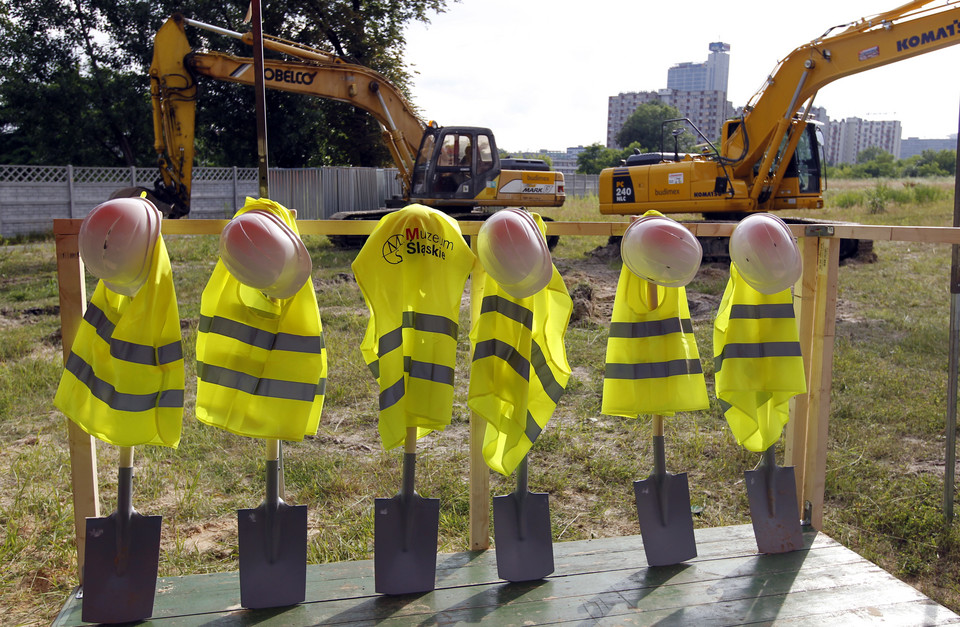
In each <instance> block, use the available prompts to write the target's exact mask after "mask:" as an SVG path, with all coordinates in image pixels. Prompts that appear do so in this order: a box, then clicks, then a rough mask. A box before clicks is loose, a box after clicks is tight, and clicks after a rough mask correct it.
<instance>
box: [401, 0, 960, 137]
mask: <svg viewBox="0 0 960 627" xmlns="http://www.w3.org/2000/svg"><path fill="white" fill-rule="evenodd" d="M904 1H905V0H885V1H878V0H842V1H837V0H804V1H803V2H783V1H781V0H772V1H771V0H739V1H738V2H736V3H733V2H716V1H714V2H706V1H703V0H681V1H677V0H674V1H672V2H670V1H659V0H658V1H649V0H616V1H615V0H585V1H577V0H462V1H461V2H452V1H451V2H450V3H449V4H448V11H447V12H446V13H443V14H441V15H438V16H435V17H434V18H433V19H432V20H431V23H430V24H429V25H427V26H422V25H419V24H418V25H414V26H411V27H410V28H409V29H408V31H407V52H406V59H407V61H408V64H409V65H410V68H411V69H412V70H413V71H414V72H417V74H416V75H415V78H414V88H413V97H414V102H415V104H416V105H417V106H418V107H419V108H420V111H421V113H422V115H423V117H424V118H426V119H433V120H436V121H437V122H438V123H439V124H441V125H461V126H487V127H490V128H491V129H493V131H494V134H495V135H496V137H497V143H498V145H499V147H500V148H503V149H506V150H510V151H522V150H540V149H549V150H565V149H566V148H567V147H569V146H578V145H585V146H586V145H589V144H592V143H594V142H599V143H601V144H604V143H605V142H606V116H607V103H608V98H609V97H610V96H614V95H617V94H618V93H620V92H631V91H656V90H657V89H661V88H665V87H666V85H667V70H668V69H669V68H670V67H671V66H672V65H675V64H677V63H681V62H684V61H692V62H696V63H702V62H703V61H705V60H706V59H707V55H708V54H709V50H708V49H707V46H708V44H709V43H710V42H713V41H723V42H725V43H728V44H730V53H729V54H730V80H729V87H728V94H727V98H728V100H730V101H731V102H732V103H733V105H734V106H735V107H740V106H743V105H744V104H746V103H747V101H748V100H749V99H750V97H751V96H752V95H753V94H754V93H755V92H756V91H757V90H758V89H759V88H760V86H761V85H762V83H763V81H764V79H765V78H766V77H767V76H768V75H769V74H770V73H771V72H772V71H773V69H774V67H775V66H776V64H777V63H778V61H779V60H780V59H782V58H784V57H786V56H787V55H788V54H789V53H790V52H791V51H792V50H794V49H795V48H797V47H799V46H801V45H803V44H805V43H807V42H809V41H810V40H812V39H815V38H817V37H819V36H820V35H821V34H823V33H824V32H825V31H826V30H827V29H828V28H829V27H831V26H836V25H839V24H845V23H848V22H851V21H854V20H856V19H858V18H860V17H866V16H871V15H875V14H877V13H879V12H882V11H886V10H890V9H893V8H895V7H897V6H899V5H900V4H902V3H903V2H904ZM957 41H958V44H960V33H958V35H957ZM958 68H960V45H956V46H952V47H949V48H946V49H944V50H940V51H936V52H931V53H928V54H923V55H920V56H918V57H915V58H913V59H908V60H905V61H900V62H899V63H894V64H892V65H888V66H885V67H881V68H876V69H874V70H870V71H867V72H863V73H860V74H855V75H853V76H848V77H846V78H842V79H839V80H837V81H835V82H833V83H831V84H830V85H827V86H826V87H824V88H823V89H821V90H820V92H819V94H818V95H817V98H816V100H815V102H814V104H815V105H819V106H822V107H826V109H827V113H828V115H829V116H830V118H831V119H833V120H837V119H843V118H847V117H853V116H856V117H860V118H863V119H867V120H900V122H901V125H902V129H903V137H904V138H906V137H925V138H938V137H947V136H948V135H950V134H955V133H956V132H957V127H958V117H960V116H958V110H960V81H958V80H957V78H956V77H957V73H958Z"/></svg>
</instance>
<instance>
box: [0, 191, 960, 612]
mask: <svg viewBox="0 0 960 627" xmlns="http://www.w3.org/2000/svg"><path fill="white" fill-rule="evenodd" d="M831 186H832V189H831V190H830V191H828V193H827V194H826V199H827V205H828V208H827V209H826V210H824V211H822V212H818V213H816V214H811V215H807V216H806V217H811V216H812V215H815V216H816V217H822V218H823V219H831V220H849V221H854V222H862V223H872V224H920V225H938V226H947V225H950V224H951V223H952V213H953V184H952V181H937V182H933V183H931V182H922V183H917V184H913V183H911V182H903V181H885V182H883V183H882V185H881V184H877V183H876V182H874V181H857V182H854V181H837V182H831ZM596 202H597V201H596V198H587V199H582V200H581V199H574V200H571V201H570V202H568V203H567V206H565V207H564V208H563V209H560V210H557V211H554V212H550V213H551V215H552V217H554V218H555V219H558V220H597V219H601V218H600V217H599V216H598V215H597V214H596ZM166 242H167V246H168V249H169V250H170V255H171V260H172V262H173V265H174V275H175V281H176V288H177V295H178V299H179V304H180V314H181V319H182V321H183V325H182V326H183V329H184V347H185V354H186V361H187V376H188V383H187V410H186V412H185V418H184V425H183V440H182V443H181V445H180V447H179V449H177V450H170V449H165V448H159V447H143V448H139V449H137V459H136V468H137V475H136V480H135V496H134V503H135V505H136V507H137V509H138V510H139V511H141V512H143V513H146V514H160V515H163V517H164V527H163V552H162V554H161V562H160V570H161V574H162V575H181V574H190V573H201V572H215V571H229V570H235V569H236V568H237V550H236V513H235V510H236V509H238V508H246V507H255V506H256V505H258V504H259V503H260V501H261V500H262V498H263V487H262V481H261V477H262V472H263V462H262V458H263V452H264V449H263V445H262V444H261V443H260V442H258V441H255V440H251V439H248V438H241V437H238V436H234V435H232V434H229V433H226V432H222V431H220V430H218V429H214V428H211V427H207V426H205V425H202V424H200V423H198V421H197V420H196V419H195V418H194V416H193V409H192V408H193V394H194V391H195V374H194V372H195V370H194V358H193V347H194V343H195V340H196V327H197V320H198V317H199V298H200V293H201V291H202V289H203V286H204V284H205V282H206V279H207V277H208V276H209V273H210V271H211V269H212V267H213V265H214V262H215V260H216V251H217V245H216V244H217V242H216V239H215V238H213V237H204V236H168V237H167V238H166ZM603 244H605V241H604V240H603V239H602V238H574V237H568V238H564V239H563V240H562V241H561V243H560V245H559V246H558V248H557V250H556V251H555V258H556V263H557V266H558V268H560V270H561V273H562V274H563V275H564V278H565V280H566V282H567V286H568V289H569V290H570V291H571V293H576V294H577V295H578V296H580V297H582V300H581V304H582V305H583V309H582V317H580V318H579V319H578V320H577V321H576V322H574V323H573V324H571V326H570V328H569V329H568V331H567V336H566V345H567V351H568V358H569V361H570V364H571V366H572V367H573V371H574V373H573V376H572V378H571V380H570V383H569V385H568V388H567V392H566V394H565V396H564V397H563V400H562V401H561V403H560V406H559V407H558V410H557V412H556V414H555V415H554V417H553V419H552V420H551V422H550V424H549V425H548V426H547V428H546V429H545V431H544V432H543V434H542V435H541V437H540V438H539V439H538V441H537V444H536V447H535V448H534V450H533V452H532V454H531V458H530V483H531V487H532V488H533V489H535V490H537V491H547V492H549V493H550V494H551V515H552V524H553V527H554V539H555V540H560V541H562V540H575V539H582V538H590V537H607V536H617V535H627V534H636V533H639V527H638V525H637V522H636V511H635V508H634V504H633V492H632V486H631V483H632V481H633V480H635V479H640V478H644V477H646V476H647V475H648V474H649V473H650V470H651V468H652V459H651V454H650V446H649V442H650V436H651V433H650V424H649V422H648V421H647V420H646V419H641V420H625V419H620V418H612V417H609V416H603V415H601V414H600V399H601V390H602V374H603V361H604V351H605V347H606V336H607V325H608V322H609V311H610V307H611V305H612V298H613V288H614V287H615V281H616V276H617V274H618V272H619V261H618V260H615V261H608V260H606V259H607V257H605V256H603V255H594V254H591V251H593V250H594V249H596V248H598V247H600V246H602V245H603ZM307 245H308V247H309V249H310V251H311V254H312V256H313V260H314V267H315V271H314V284H315V286H316V289H317V295H318V299H319V302H320V308H321V314H322V317H323V324H324V332H325V336H326V343H327V347H328V354H329V360H330V372H329V381H328V388H327V396H326V404H325V407H324V413H323V417H322V423H321V427H320V430H319V432H318V433H317V435H316V437H310V438H307V439H306V440H304V441H303V442H301V443H293V444H288V445H286V446H285V449H284V450H285V455H286V488H287V498H288V500H289V501H290V502H292V503H295V504H306V505H308V506H309V512H310V513H309V525H310V545H309V552H308V559H309V561H310V562H313V563H317V562H328V561H339V560H351V559H364V558H369V557H371V555H372V548H373V499H374V498H375V497H381V496H392V495H393V494H395V493H396V492H397V490H398V488H399V484H400V461H401V457H400V453H399V452H398V451H396V450H394V451H383V450H382V448H381V446H380V442H379V437H378V434H377V429H376V422H377V412H376V400H375V399H376V393H377V390H376V384H375V382H374V380H373V379H372V377H371V376H370V375H369V372H368V370H367V369H366V367H365V366H364V364H363V362H362V360H361V358H360V353H359V350H358V349H357V346H358V345H359V341H360V338H361V337H362V334H363V330H364V327H365V325H366V320H367V311H366V306H365V305H364V303H363V299H362V297H361V295H360V292H359V289H358V288H357V285H356V283H355V281H354V280H353V276H352V274H351V272H350V262H351V261H352V257H353V255H354V254H355V252H349V251H340V250H336V249H334V248H333V247H332V246H331V245H330V244H329V243H328V242H327V240H326V238H325V237H308V238H307ZM875 252H876V254H877V259H876V261H875V262H873V263H864V262H854V263H850V264H847V265H845V266H843V267H841V269H840V306H839V308H838V311H839V314H838V322H837V340H836V354H835V363H834V381H833V396H832V411H831V418H830V443H829V452H828V460H827V488H826V510H825V518H824V531H825V532H826V533H827V534H829V535H830V536H832V537H834V538H836V539H838V540H840V541H841V542H843V543H844V544H846V545H847V546H849V547H851V548H853V549H854V550H856V551H857V552H859V553H861V554H862V555H864V556H866V557H867V558H869V559H871V560H873V561H875V562H876V563H878V564H879V565H880V566H882V567H883V568H885V569H886V570H888V571H890V572H891V573H893V574H894V575H896V576H897V577H899V578H901V579H903V580H905V581H907V582H909V583H911V584H913V585H915V586H917V587H918V588H919V589H921V590H922V591H923V592H924V593H925V594H927V595H928V596H930V597H932V598H934V599H935V600H937V601H939V602H941V603H943V604H945V605H947V606H948V607H950V608H951V609H953V610H955V611H960V534H958V532H957V530H956V527H955V526H953V527H952V526H949V525H946V524H945V523H944V520H943V516H942V513H941V499H942V495H943V474H944V473H943V471H944V462H943V460H944V451H945V438H944V419H945V415H946V390H947V381H946V368H947V350H948V321H949V317H948V316H949V299H950V295H949V289H948V287H949V285H948V281H949V268H950V249H949V247H948V246H942V245H919V244H908V243H895V242H894V243H884V242H878V243H877V244H876V246H875ZM726 278H727V268H726V267H724V266H722V265H720V264H708V265H705V266H704V267H703V268H702V269H701V271H700V273H699V274H698V276H697V279H696V280H695V281H694V283H692V284H691V286H690V287H689V288H688V292H689V296H690V299H691V303H697V305H698V306H697V307H694V308H693V309H694V318H695V320H694V326H695V333H696V336H697V340H698V343H699V347H700V353H701V357H702V358H703V361H704V366H705V369H706V370H707V372H708V373H709V372H712V364H711V363H710V362H711V360H710V359H709V356H710V355H711V354H712V352H711V350H712V348H711V342H712V339H711V338H712V336H711V333H712V321H713V320H712V318H713V314H714V313H715V311H716V306H717V305H718V304H719V299H720V295H721V293H722V292H723V288H724V285H725V282H726ZM88 280H89V279H88ZM93 286H94V283H93V281H92V280H90V283H89V284H88V294H92V290H93ZM57 294H58V291H57V283H56V268H55V257H54V245H53V241H52V240H51V239H44V240H40V241H36V242H27V243H16V244H9V243H8V244H6V245H3V246H0V380H2V382H3V384H2V385H0V446H2V450H3V453H4V454H3V455H2V456H0V534H2V535H0V606H2V607H4V608H7V611H6V614H5V616H4V619H3V621H2V622H4V623H12V624H48V623H49V622H50V621H51V620H52V618H53V617H54V616H55V615H56V612H57V611H58V610H59V608H60V607H61V605H62V604H63V602H64V601H65V599H66V595H67V594H68V593H69V591H70V590H71V589H72V587H73V586H74V585H76V572H75V571H76V557H75V547H74V537H73V512H72V504H71V494H70V477H69V454H68V451H67V438H66V426H65V418H64V417H63V415H62V414H60V413H59V412H58V411H57V410H56V409H55V408H54V407H53V405H52V398H53V395H54V392H55V390H56V386H57V383H58V380H59V377H60V371H61V367H62V366H61V346H60V336H59V311H58V299H57ZM467 315H468V310H467V308H464V309H463V310H462V314H461V327H462V328H461V338H460V352H459V355H458V370H457V381H458V390H457V396H456V398H455V403H454V413H453V421H452V424H451V426H450V427H449V428H448V429H447V430H445V431H443V432H439V433H434V434H432V435H431V436H428V437H427V438H426V439H425V440H423V441H421V444H420V446H419V449H418V452H419V453H420V455H419V460H418V461H419V463H418V485H417V489H418V491H419V492H420V493H421V494H423V495H425V496H429V497H436V498H439V499H440V502H441V519H440V550H441V551H457V550H465V549H467V548H468V547H467V535H468V534H467V526H468V485H467V458H468V438H467V435H468V429H467V424H468V411H467V407H466V381H467V374H468V365H469V352H470V347H469V341H468V339H467V336H466V333H467V325H468V318H467ZM708 379H709V377H708ZM666 430H667V432H666V437H667V463H668V467H669V468H670V470H672V471H674V472H687V473H688V475H689V481H690V486H691V492H692V501H693V505H694V506H696V507H697V510H698V511H699V514H698V515H697V516H696V518H695V521H696V525H697V526H698V527H713V526H721V525H728V524H737V523H745V522H748V521H749V511H748V506H747V499H746V493H745V490H744V486H743V471H744V470H749V469H751V468H752V467H753V466H754V465H755V464H756V462H757V461H758V459H757V456H756V455H755V454H752V453H748V452H745V451H743V450H742V449H740V448H738V447H737V446H736V444H735V442H734V441H733V438H732V436H731V435H730V433H729V430H728V429H727V427H726V423H725V422H724V420H723V418H722V415H721V413H720V411H719V409H718V407H717V406H716V401H713V407H712V408H711V409H710V410H708V411H703V412H696V413H691V414H684V415H679V416H677V417H674V418H670V419H668V420H667V421H666ZM97 449H98V454H99V478H100V483H99V485H100V494H101V508H102V511H103V512H104V515H106V514H107V513H109V512H111V511H113V509H114V507H115V502H116V494H115V491H116V461H117V453H116V449H115V448H114V447H111V446H108V445H105V444H103V443H98V446H97ZM512 488H513V485H512V481H511V480H510V479H508V478H504V477H500V476H499V475H494V476H493V477H492V486H491V489H492V492H493V494H505V493H507V492H509V491H510V490H512Z"/></svg>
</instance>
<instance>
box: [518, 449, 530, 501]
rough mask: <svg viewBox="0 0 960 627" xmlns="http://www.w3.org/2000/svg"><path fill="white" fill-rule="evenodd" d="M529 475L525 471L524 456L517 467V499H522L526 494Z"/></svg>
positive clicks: (525, 457)
mask: <svg viewBox="0 0 960 627" xmlns="http://www.w3.org/2000/svg"><path fill="white" fill-rule="evenodd" d="M528 477H529V473H528V471H527V456H526V455H524V456H523V459H522V460H521V461H520V465H519V466H517V498H523V497H524V496H526V494H527V485H528Z"/></svg>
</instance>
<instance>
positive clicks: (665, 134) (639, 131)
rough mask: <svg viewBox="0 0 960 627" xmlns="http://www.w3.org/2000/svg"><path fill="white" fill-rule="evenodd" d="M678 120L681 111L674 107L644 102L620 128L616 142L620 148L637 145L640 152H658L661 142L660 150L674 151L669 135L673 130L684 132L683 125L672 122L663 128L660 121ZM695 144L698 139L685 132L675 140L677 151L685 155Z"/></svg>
mask: <svg viewBox="0 0 960 627" xmlns="http://www.w3.org/2000/svg"><path fill="white" fill-rule="evenodd" d="M679 117H681V116H680V111H679V110H677V108H676V107H672V106H670V105H667V104H664V103H662V102H660V101H653V102H645V103H643V104H641V105H640V106H639V107H637V108H636V109H635V110H634V112H633V113H631V114H630V117H628V118H627V121H626V122H624V123H623V128H621V129H620V131H619V132H618V133H617V143H618V144H619V145H621V146H628V145H630V144H633V143H637V144H639V147H640V151H641V152H657V151H659V150H660V149H661V142H662V149H663V150H664V151H666V152H671V151H673V150H674V148H675V145H674V142H673V137H671V132H672V131H673V130H674V129H684V124H683V123H682V122H671V123H669V124H666V125H664V124H663V122H664V120H673V119H677V118H679ZM696 142H697V138H695V137H693V136H692V135H691V134H690V133H689V132H684V133H683V135H681V136H680V137H679V138H678V146H679V150H680V152H687V151H688V150H689V149H690V148H692V147H693V145H694V144H696Z"/></svg>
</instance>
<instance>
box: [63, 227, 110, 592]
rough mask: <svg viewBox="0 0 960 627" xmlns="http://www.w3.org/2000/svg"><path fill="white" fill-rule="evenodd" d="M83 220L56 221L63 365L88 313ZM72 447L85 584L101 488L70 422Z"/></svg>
mask: <svg viewBox="0 0 960 627" xmlns="http://www.w3.org/2000/svg"><path fill="white" fill-rule="evenodd" d="M79 229H80V220H54V228H53V230H54V234H55V238H56V245H57V283H58V285H59V289H60V326H61V329H62V331H61V332H62V337H63V340H62V342H63V361H64V363H66V361H67V357H68V356H69V355H70V349H71V348H72V347H73V340H74V339H75V338H76V337H77V331H78V330H79V329H80V323H81V321H82V319H83V312H84V310H85V309H86V304H87V295H86V285H85V284H84V282H83V262H82V261H81V260H80V248H79V245H78V242H77V234H78V232H79ZM67 430H68V438H69V447H70V476H71V486H72V491H73V524H74V528H75V529H76V534H77V538H76V539H77V577H78V579H79V581H80V583H81V584H83V563H84V545H85V544H86V540H87V522H86V519H87V518H88V517H90V518H98V517H99V516H100V493H99V490H98V488H97V449H96V445H95V441H94V439H93V437H91V436H90V435H88V434H87V433H86V432H85V431H83V429H81V428H80V427H78V426H77V424H76V423H75V422H73V421H72V420H67Z"/></svg>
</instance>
